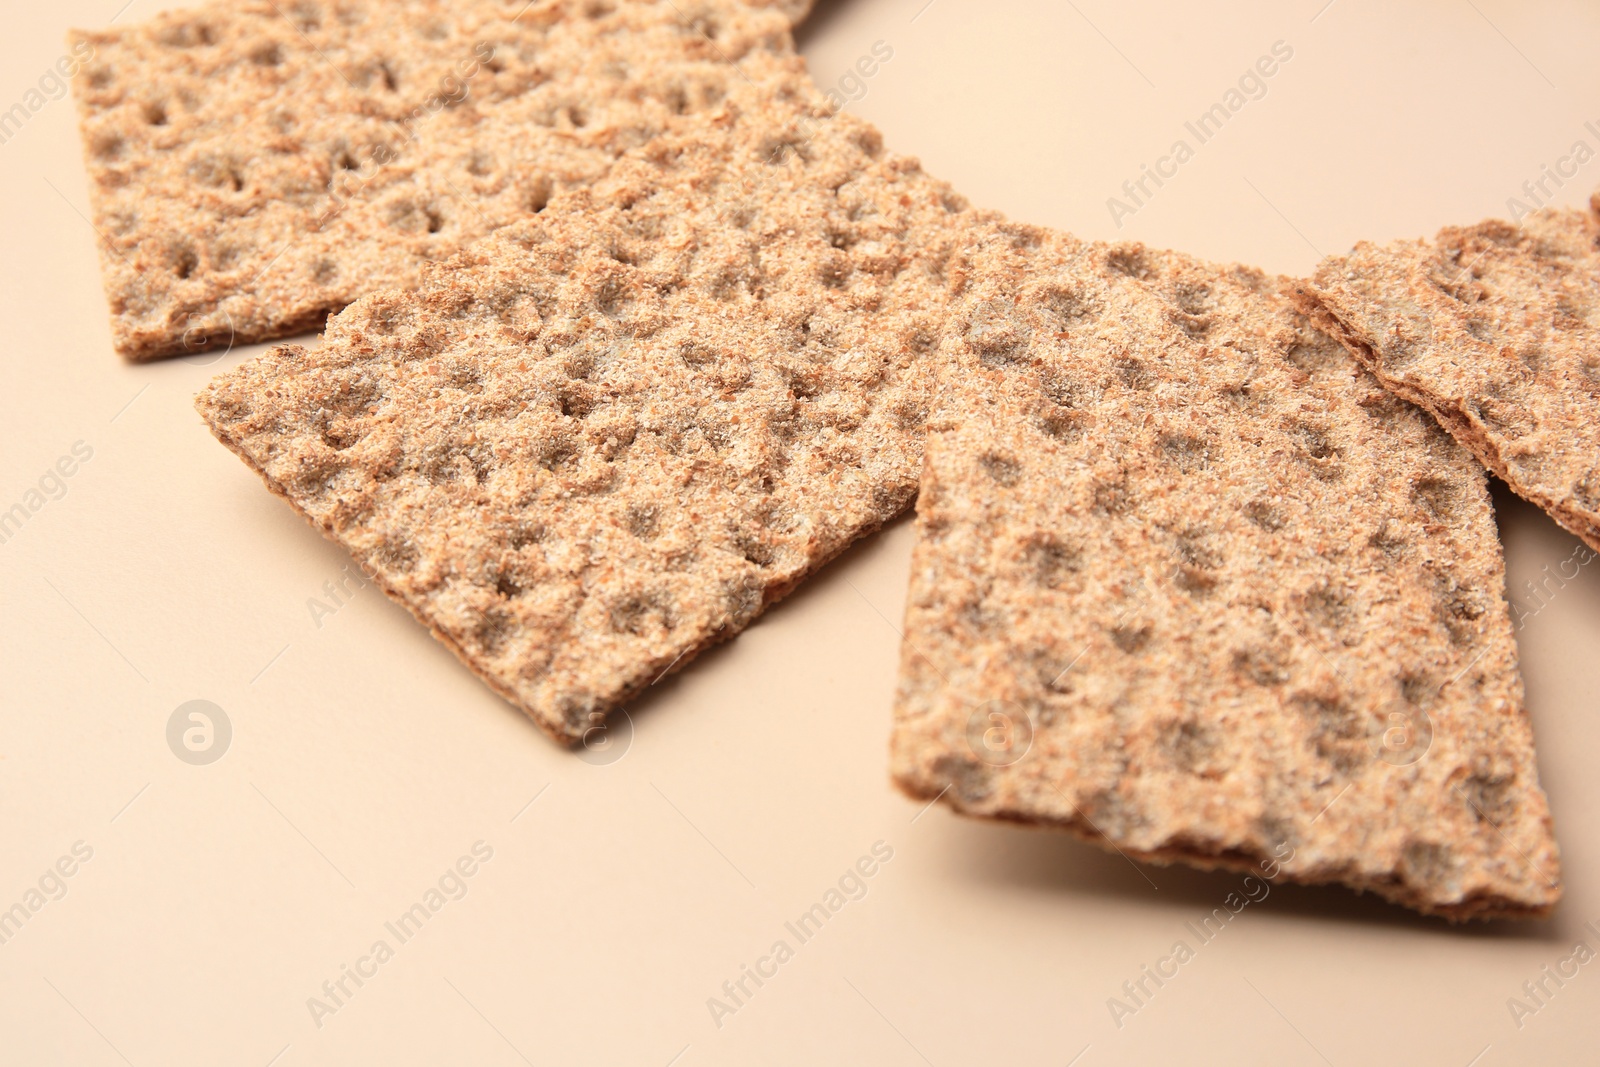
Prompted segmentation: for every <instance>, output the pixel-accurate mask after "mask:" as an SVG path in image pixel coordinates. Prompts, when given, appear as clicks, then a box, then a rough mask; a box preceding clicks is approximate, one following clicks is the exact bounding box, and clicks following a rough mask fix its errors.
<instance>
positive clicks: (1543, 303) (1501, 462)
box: [1300, 194, 1600, 550]
mask: <svg viewBox="0 0 1600 1067" xmlns="http://www.w3.org/2000/svg"><path fill="white" fill-rule="evenodd" d="M1302 289H1303V292H1302V293H1301V294H1300V300H1301V303H1302V305H1303V307H1304V308H1305V310H1306V311H1307V312H1308V313H1309V314H1311V315H1312V316H1313V317H1314V318H1315V319H1316V321H1317V322H1318V323H1319V325H1321V326H1322V327H1323V328H1324V329H1326V330H1327V331H1328V332H1330V333H1332V334H1333V335H1334V336H1335V337H1338V338H1339V339H1340V340H1341V341H1343V342H1344V344H1345V346H1346V347H1347V348H1349V349H1350V351H1351V352H1352V353H1354V354H1355V356H1356V357H1357V358H1358V359H1360V360H1361V362H1362V363H1363V364H1365V365H1366V366H1367V367H1368V369H1370V370H1371V371H1372V373H1373V374H1375V375H1376V376H1377V377H1378V379H1379V380H1380V381H1382V382H1383V384H1384V385H1386V386H1388V387H1389V388H1390V389H1392V390H1394V391H1395V392H1396V393H1398V394H1399V395H1400V396H1403V397H1405V398H1406V399H1407V400H1410V401H1412V402H1414V403H1417V404H1420V405H1421V406H1423V407H1425V408H1427V409H1428V410H1429V411H1430V412H1432V413H1433V415H1434V417H1435V418H1437V419H1438V420H1439V422H1440V423H1441V424H1442V425H1443V426H1444V428H1445V429H1447V430H1449V431H1450V433H1451V434H1452V435H1453V436H1454V437H1455V439H1456V440H1457V441H1460V442H1461V443H1462V444H1463V445H1465V446H1466V447H1467V448H1468V449H1469V450H1470V451H1471V452H1472V454H1473V455H1475V456H1477V457H1478V459H1479V460H1480V461H1481V462H1482V463H1483V464H1484V466H1486V467H1488V468H1489V469H1490V470H1492V471H1494V473H1495V474H1497V475H1499V476H1500V477H1501V478H1502V479H1504V480H1505V482H1506V483H1507V484H1508V485H1510V486H1511V488H1512V489H1514V490H1515V491H1516V492H1517V493H1518V494H1520V495H1521V496H1523V497H1526V498H1527V499H1528V500H1530V501H1532V502H1533V503H1535V504H1537V505H1538V506H1539V507H1541V508H1543V509H1544V510H1545V511H1547V512H1549V514H1550V516H1551V517H1552V518H1554V519H1555V520H1556V521H1557V522H1559V523H1560V524H1561V525H1562V526H1564V527H1566V528H1567V529H1568V530H1570V531H1572V532H1573V533H1574V534H1576V535H1577V536H1578V537H1580V538H1582V539H1583V540H1584V541H1585V542H1587V543H1588V545H1589V546H1590V547H1591V548H1594V549H1597V550H1600V194H1596V196H1595V197H1593V198H1591V200H1590V210H1589V211H1588V212H1583V211H1576V210H1558V209H1548V210H1543V211H1538V212H1534V213H1533V214H1531V215H1529V216H1528V217H1527V218H1526V219H1524V220H1523V222H1522V224H1521V225H1520V226H1516V225H1512V224H1511V223H1508V222H1498V221H1494V222H1485V223H1482V224H1480V225H1477V226H1471V227H1467V228H1455V227H1450V228H1446V229H1444V230H1441V231H1440V232H1439V235H1438V237H1436V238H1435V239H1434V241H1433V242H1431V243H1428V242H1422V241H1404V242H1399V243H1396V244H1390V245H1385V246H1376V245H1372V244H1366V243H1363V244H1360V245H1357V246H1356V248H1355V250H1354V251H1352V252H1351V253H1350V254H1349V255H1347V256H1337V257H1331V258H1329V259H1328V260H1326V261H1324V262H1323V264H1322V265H1321V266H1320V267H1319V268H1318V269H1317V273H1316V277H1315V278H1314V279H1313V280H1312V281H1311V282H1308V283H1305V284H1304V285H1303V286H1302Z"/></svg>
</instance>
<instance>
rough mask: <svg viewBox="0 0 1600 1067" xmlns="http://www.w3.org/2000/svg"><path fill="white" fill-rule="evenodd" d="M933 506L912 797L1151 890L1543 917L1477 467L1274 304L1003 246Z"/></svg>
mask: <svg viewBox="0 0 1600 1067" xmlns="http://www.w3.org/2000/svg"><path fill="white" fill-rule="evenodd" d="M952 273H953V277H954V278H956V279H957V282H958V286H957V291H958V298H957V302H956V303H955V304H954V305H953V307H952V312H951V317H950V320H949V326H948V328H947V329H946V331H945V333H944V335H943V351H942V354H941V366H942V368H943V370H942V378H941V384H940V387H939V395H938V399H937V401H936V406H935V411H934V415H933V417H932V418H931V420H930V423H929V428H928V442H927V450H926V461H925V472H924V475H923V480H922V484H921V492H920V496H919V498H918V503H917V532H918V542H917V546H916V549H915V552H914V555H913V557H912V578H911V591H910V597H909V601H908V606H907V610H906V625H905V644H904V649H903V657H902V668H901V683H900V688H899V693H898V699H897V706H896V713H895V727H894V736H893V745H892V751H893V757H892V764H893V775H894V778H895V779H896V781H897V782H898V783H899V784H900V786H901V787H902V788H903V789H904V790H905V791H906V792H908V793H909V794H911V795H912V796H914V797H918V798H930V799H931V798H936V797H942V798H943V799H944V801H945V803H947V804H949V805H950V806H951V807H953V808H955V809H957V810H958V811H962V812H965V813H968V814H971V815H979V816H988V817H993V818H1001V819H1008V820H1016V821H1022V822H1029V823H1038V824H1047V825H1052V826H1057V827H1060V828H1063V829H1066V830H1069V831H1071V832H1073V833H1075V834H1078V835H1080V836H1082V837H1084V838H1086V839H1088V840H1091V841H1096V842H1099V843H1102V844H1106V845H1109V846H1111V847H1114V848H1117V849H1120V850H1121V851H1122V852H1124V853H1126V854H1127V855H1129V856H1133V857H1136V858H1139V859H1144V860H1149V861H1152V862H1158V863H1166V862H1174V861H1181V862H1184V863H1188V864H1192V865H1195V866H1199V867H1203V868H1211V867H1226V868H1239V869H1249V868H1251V867H1252V866H1255V865H1264V866H1266V867H1267V869H1268V871H1269V873H1270V872H1271V871H1272V870H1274V869H1277V868H1281V871H1282V874H1281V877H1283V878H1285V879H1288V880H1293V881H1301V882H1342V883H1344V884H1346V885H1349V886H1353V887H1355V888H1357V889H1360V890H1369V891H1372V892H1375V893H1378V894H1380V895H1382V896H1384V897H1387V898H1388V899H1390V900H1393V901H1396V902H1398V903H1401V904H1404V905H1407V906H1409V907H1412V908H1416V909H1418V910H1419V911H1423V912H1430V913H1437V914H1441V915H1445V916H1448V917H1450V918H1452V919H1465V918H1477V917H1489V916H1523V915H1543V914H1545V913H1546V912H1548V911H1549V910H1550V908H1551V906H1552V905H1553V904H1554V903H1555V901H1556V899H1557V897H1558V896H1559V893H1560V888H1559V867H1558V859H1557V849H1556V845H1555V842H1554V840H1553V839H1552V836H1551V821H1550V814H1549V810H1548V806H1547V803H1546V800H1545V796H1544V794H1543V792H1542V791H1541V790H1540V787H1539V783H1538V775H1537V770H1536V768H1535V764H1534V750H1533V741H1532V733H1531V729H1530V725H1529V721H1528V716H1527V715H1526V713H1525V711H1524V710H1523V704H1522V684H1521V679H1520V676H1519V673H1518V668H1517V652H1516V646H1515V644H1514V642H1513V638H1512V630H1511V622H1510V618H1509V616H1508V612H1507V607H1506V603H1505V599H1504V593H1503V589H1504V582H1505V577H1504V567H1503V563H1502V559H1501V555H1500V546H1499V542H1498V540H1497V539H1496V535H1495V527H1494V520H1493V517H1492V515H1491V512H1490V507H1489V498H1488V494H1487V490H1486V486H1485V478H1484V475H1483V472H1482V470H1481V468H1479V467H1478V465H1477V464H1476V463H1474V462H1473V461H1472V458H1471V457H1470V456H1469V455H1467V453H1466V452H1465V451H1464V450H1462V449H1461V448H1459V447H1457V446H1456V445H1455V443H1454V442H1453V441H1451V440H1450V438H1449V437H1448V436H1447V435H1446V434H1444V433H1443V432H1442V431H1441V430H1440V429H1439V428H1438V427H1437V426H1436V425H1434V423H1433V421H1432V420H1431V419H1429V418H1428V417H1427V415H1426V414H1425V413H1423V412H1421V411H1419V410H1418V409H1416V408H1414V407H1412V406H1411V405H1409V404H1407V403H1405V402H1404V401H1402V400H1400V399H1399V398H1397V397H1394V396H1392V395H1390V394H1388V393H1386V392H1385V391H1384V390H1383V389H1381V388H1380V387H1379V386H1378V384H1377V382H1376V381H1374V380H1373V379H1372V378H1371V377H1370V376H1369V375H1367V373H1366V372H1365V371H1363V370H1362V369H1361V368H1360V367H1359V366H1358V365H1357V364H1356V363H1355V362H1354V361H1353V360H1350V359H1349V358H1348V357H1347V356H1346V355H1345V353H1344V352H1343V350H1342V349H1341V348H1340V347H1339V345H1338V344H1337V343H1336V342H1334V341H1333V340H1332V339H1330V338H1328V337H1326V336H1324V335H1322V334H1321V333H1319V332H1318V331H1316V330H1315V329H1314V328H1312V327H1311V326H1310V325H1309V323H1308V322H1307V321H1306V320H1305V319H1304V318H1303V317H1301V316H1300V315H1298V314H1297V313H1296V311H1295V310H1294V308H1293V306H1292V304H1291V302H1290V300H1289V297H1288V294H1287V292H1286V290H1285V289H1284V288H1282V287H1285V286H1287V285H1288V284H1289V283H1287V282H1283V281H1277V280H1274V279H1272V278H1269V277H1266V276H1264V275H1262V274H1261V273H1259V272H1257V271H1254V270H1252V269H1248V268H1242V267H1234V268H1226V269H1223V268H1216V267H1212V266H1209V265H1207V264H1204V263H1200V262H1197V261H1195V260H1193V259H1189V258H1186V257H1183V256H1179V255H1175V254H1169V253H1159V252H1153V251H1148V250H1145V249H1143V248H1142V247H1139V246H1136V245H1134V246H1127V245H1123V246H1114V247H1107V246H1104V245H1100V244H1088V243H1083V242H1079V241H1077V240H1075V239H1074V238H1072V237H1070V236H1067V235H1064V234H1059V233H1051V232H1048V231H1043V230H1038V229H1032V228H1028V227H1016V226H1004V225H1003V226H997V227H995V228H994V229H993V230H992V231H990V232H989V234H988V235H987V236H986V237H984V238H982V239H981V240H976V241H974V242H973V247H972V250H971V253H970V255H968V256H965V257H963V259H962V260H961V261H960V262H959V263H958V265H957V266H955V267H953V268H952Z"/></svg>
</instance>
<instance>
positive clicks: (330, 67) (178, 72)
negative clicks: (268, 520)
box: [74, 0, 801, 360]
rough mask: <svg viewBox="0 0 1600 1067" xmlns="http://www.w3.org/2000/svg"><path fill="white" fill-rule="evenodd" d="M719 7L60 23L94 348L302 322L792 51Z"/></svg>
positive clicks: (784, 71)
mask: <svg viewBox="0 0 1600 1067" xmlns="http://www.w3.org/2000/svg"><path fill="white" fill-rule="evenodd" d="M788 25H789V23H788V18H787V16H786V15H785V14H784V13H782V12H780V11H777V10H772V9H768V8H764V7H759V6H755V5H750V4H744V3H740V2H738V0H715V2H713V0H535V2H533V3H529V2H528V0H454V2H449V3H446V2H444V0H406V2H403V3H396V2H393V0H226V2H217V3H211V4H207V5H204V6H201V7H197V8H193V9H190V10H185V11H176V12H167V13H163V14H161V15H158V16H156V17H155V18H153V19H151V20H150V21H148V22H146V23H143V24H141V25H136V26H130V27H128V28H124V29H115V30H107V31H104V32H96V33H82V34H78V35H76V40H80V41H84V42H87V43H88V44H90V45H92V46H93V49H94V54H93V57H92V58H91V59H90V60H89V61H88V62H87V63H86V64H85V66H84V70H83V72H82V73H81V74H80V75H79V76H78V78H77V79H76V80H75V82H74V85H75V92H76V94H77V97H78V103H79V111H80V118H81V126H82V133H83V139H84V148H85V159H86V162H87V166H88V172H89V188H90V199H91V205H92V216H93V222H94V225H95V228H96V229H97V231H98V232H99V234H100V251H101V261H102V266H103V269H104V275H105V287H106V292H107V296H108V299H109V301H110V306H111V312H112V334H113V340H114V343H115V345H116V348H117V350H118V351H119V352H121V353H122V354H123V355H124V356H126V357H127V358H129V359H133V360H145V359H153V358H156V357H160V356H166V355H173V354H182V353H186V352H192V351H198V350H200V349H204V348H214V347H221V346H227V345H231V344H233V343H244V342H247V341H260V340H268V339H271V338H275V337H283V336H288V335H290V334H293V333H297V332H301V331H304V330H308V329H319V328H321V326H322V324H323V321H324V319H325V318H326V316H327V315H328V314H329V313H330V312H333V311H337V310H339V309H340V308H342V307H344V306H345V305H347V304H349V303H350V302H351V301H353V300H355V299H356V298H357V297H360V296H363V295H365V294H367V293H370V292H374V291H376V290H378V289H384V288H409V287H411V286H413V285H415V284H417V283H418V281H419V279H420V276H421V270H422V268H423V266H424V265H425V264H427V263H430V262H437V261H441V260H444V259H446V258H448V257H449V256H450V255H451V254H453V253H454V252H456V251H458V250H460V249H461V248H463V247H465V246H466V245H467V244H469V243H470V242H472V241H473V240H476V239H477V238H479V237H482V236H484V235H485V234H488V233H490V232H492V231H494V230H496V229H498V228H499V227H501V226H504V225H507V224H508V223H511V222H514V221H517V220H520V219H524V218H526V217H527V216H529V215H531V214H533V213H536V212H537V211H539V210H540V209H542V207H543V206H544V204H545V203H546V202H547V201H548V200H549V198H550V196H551V195H552V193H553V192H554V191H557V190H559V189H562V188H564V187H567V186H571V185H580V184H583V183H585V182H589V181H593V180H594V179H595V178H597V177H599V176H600V175H602V174H604V173H605V172H606V171H607V170H608V169H609V168H610V167H611V165H612V163H613V162H614V161H615V160H616V159H617V158H618V157H619V156H620V155H622V154H623V153H624V152H626V151H629V150H631V149H633V148H636V147H638V146H640V145H643V144H644V143H646V142H647V141H648V140H649V139H650V138H652V137H654V136H655V135H656V134H657V133H659V132H661V131H662V130H663V129H664V128H665V126H666V123H667V122H668V121H669V120H671V119H672V118H674V117H675V116H677V115H680V114H684V113H688V112H694V111H700V110H706V109H708V108H714V107H716V106H718V105H719V104H720V103H721V102H722V101H723V100H724V99H728V98H738V97H741V96H744V95H748V94H756V95H759V94H760V93H763V92H765V91H766V87H767V85H768V83H770V82H771V80H772V79H773V78H774V77H780V76H788V75H789V74H791V73H792V71H793V70H794V69H795V68H796V67H797V65H799V64H800V62H801V61H800V60H799V59H798V58H797V57H795V56H794V54H793V42H792V40H791V38H790V35H789V30H788Z"/></svg>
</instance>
